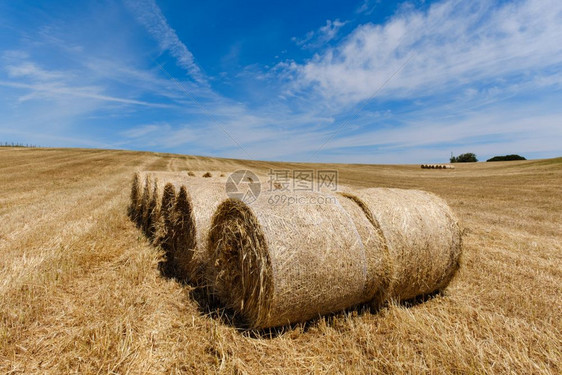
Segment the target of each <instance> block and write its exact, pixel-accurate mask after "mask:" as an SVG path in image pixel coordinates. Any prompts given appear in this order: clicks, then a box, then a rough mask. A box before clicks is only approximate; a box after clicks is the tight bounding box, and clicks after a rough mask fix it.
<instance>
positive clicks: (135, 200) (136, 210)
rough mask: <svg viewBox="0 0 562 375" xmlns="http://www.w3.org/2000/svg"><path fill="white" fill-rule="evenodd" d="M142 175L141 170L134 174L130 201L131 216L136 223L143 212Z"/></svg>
mask: <svg viewBox="0 0 562 375" xmlns="http://www.w3.org/2000/svg"><path fill="white" fill-rule="evenodd" d="M142 195H143V191H142V177H141V174H140V173H139V172H136V173H135V174H134V175H133V182H132V183H131V194H130V200H131V201H130V203H129V209H128V211H129V217H130V218H131V220H132V221H133V222H134V223H138V222H139V215H140V212H141V199H142Z"/></svg>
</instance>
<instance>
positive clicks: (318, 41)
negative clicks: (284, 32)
mask: <svg viewBox="0 0 562 375" xmlns="http://www.w3.org/2000/svg"><path fill="white" fill-rule="evenodd" d="M345 24H347V21H345V22H342V21H340V20H339V19H336V20H334V21H331V20H326V24H325V25H324V26H322V27H320V28H319V29H318V30H316V31H309V32H308V33H306V35H305V36H304V38H297V37H293V38H292V40H293V42H295V43H296V44H297V45H298V46H301V47H303V48H318V47H321V46H323V45H325V44H326V43H328V42H330V41H331V40H333V39H334V38H335V37H336V36H337V35H338V32H339V31H340V29H341V28H342V27H343V26H345Z"/></svg>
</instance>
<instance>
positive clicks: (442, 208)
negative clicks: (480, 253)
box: [346, 188, 461, 300]
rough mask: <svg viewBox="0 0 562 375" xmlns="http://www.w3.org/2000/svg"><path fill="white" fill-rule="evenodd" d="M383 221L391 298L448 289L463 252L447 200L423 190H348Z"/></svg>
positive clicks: (402, 298)
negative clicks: (389, 271)
mask: <svg viewBox="0 0 562 375" xmlns="http://www.w3.org/2000/svg"><path fill="white" fill-rule="evenodd" d="M346 194H348V195H349V196H352V197H353V199H354V200H356V201H357V202H361V207H362V208H363V209H364V211H365V213H366V214H367V215H368V216H369V215H370V216H371V217H372V218H373V219H374V220H375V221H376V223H378V225H379V226H380V229H381V230H382V233H383V235H384V238H385V239H386V244H387V246H388V252H389V257H390V259H389V264H388V267H389V268H390V269H391V278H390V286H389V289H388V293H387V297H386V298H387V299H395V300H407V299H410V298H413V297H416V296H420V295H424V294H430V293H432V292H435V291H438V290H441V289H443V288H445V287H446V286H447V285H448V284H449V282H450V281H451V279H452V278H453V276H454V275H455V273H456V271H457V269H458V268H459V260H460V255H461V232H460V229H459V225H458V221H457V219H456V218H455V216H454V214H453V213H452V211H451V209H450V208H449V206H448V205H447V203H445V201H444V200H442V199H441V198H439V197H437V196H436V195H434V194H431V193H427V192H424V191H419V190H404V189H383V188H370V189H363V190H359V191H354V192H352V191H348V192H346Z"/></svg>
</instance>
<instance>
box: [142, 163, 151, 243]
mask: <svg viewBox="0 0 562 375" xmlns="http://www.w3.org/2000/svg"><path fill="white" fill-rule="evenodd" d="M144 181H145V182H144V189H143V193H142V199H141V215H140V227H141V228H142V231H143V232H144V233H145V234H147V233H148V227H149V225H150V212H149V209H150V199H151V195H152V191H151V188H152V177H151V175H149V174H147V175H146V176H145V180H144Z"/></svg>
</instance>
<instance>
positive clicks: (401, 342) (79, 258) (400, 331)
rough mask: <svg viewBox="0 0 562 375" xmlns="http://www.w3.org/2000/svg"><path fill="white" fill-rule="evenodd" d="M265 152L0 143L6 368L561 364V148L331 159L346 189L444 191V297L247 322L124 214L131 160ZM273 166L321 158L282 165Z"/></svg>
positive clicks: (263, 167) (374, 369)
mask: <svg viewBox="0 0 562 375" xmlns="http://www.w3.org/2000/svg"><path fill="white" fill-rule="evenodd" d="M269 167H270V164H266V163H262V162H257V161H244V162H243V161H236V160H226V159H212V158H203V157H192V156H174V155H167V154H158V155H156V154H149V153H135V152H122V151H105V150H56V149H53V150H42V149H9V148H7V149H1V150H0V181H1V184H0V215H1V217H0V223H1V225H0V280H2V281H1V282H0V294H1V297H0V372H1V373H53V374H59V373H76V372H79V373H233V372H237V373H279V374H284V373H338V372H341V373H357V372H360V373H361V372H362V373H393V372H394V373H420V372H427V373H514V374H515V373H545V374H548V373H550V374H557V373H560V372H561V371H562V369H561V368H560V363H561V362H562V353H561V351H562V349H561V348H562V342H561V337H562V323H561V322H562V313H561V311H562V299H561V298H560V296H561V295H562V269H561V267H560V265H561V264H562V245H561V243H562V235H561V233H560V223H561V222H562V202H561V201H560V198H559V195H560V181H561V180H562V159H555V160H543V161H520V162H519V161H517V162H498V163H477V164H470V165H469V164H467V165H464V164H463V165H458V166H457V167H456V169H454V170H451V171H447V173H430V172H429V171H427V170H422V169H421V168H420V167H419V165H417V166H414V165H412V166H364V165H346V166H345V167H344V166H343V165H342V166H337V165H335V166H334V165H331V166H323V168H338V169H339V171H340V175H339V177H340V182H342V183H346V184H348V185H351V186H355V187H368V186H380V187H402V188H417V189H421V190H427V191H430V192H434V193H437V194H438V195H439V196H441V197H443V198H445V199H446V201H447V202H448V204H449V205H450V206H451V207H452V208H453V210H454V211H455V213H456V214H457V216H458V217H459V219H460V222H461V224H462V226H463V228H464V231H465V236H464V238H463V242H464V254H463V259H462V265H461V268H460V270H459V272H458V274H457V276H456V277H455V279H454V280H453V281H452V283H451V285H450V286H449V288H448V289H447V292H446V293H445V295H444V296H437V297H435V298H432V299H430V300H428V301H426V302H425V303H420V304H413V305H411V306H406V305H392V306H389V307H385V308H383V309H381V311H379V312H378V313H377V314H371V313H363V312H361V311H351V312H348V313H341V314H337V315H334V316H331V317H325V318H320V319H317V320H314V321H312V322H310V323H308V324H298V325H296V326H292V327H286V328H284V329H282V330H277V331H272V332H261V333H252V332H242V331H239V330H238V329H237V328H236V327H234V326H233V325H232V324H230V323H229V322H228V315H224V314H220V313H207V312H208V310H205V309H204V308H203V307H200V306H199V304H198V303H197V299H196V298H194V297H195V296H194V293H193V291H192V290H191V289H190V287H188V286H184V285H181V284H180V283H178V282H177V281H175V280H172V279H167V278H165V277H163V276H162V275H161V273H160V271H159V268H158V263H159V262H160V261H161V259H162V256H163V252H159V251H156V250H155V248H154V247H153V246H152V245H150V243H149V241H148V239H146V237H144V236H143V235H142V234H141V232H140V231H139V229H137V228H136V227H135V225H134V224H133V223H131V221H130V220H129V218H128V217H127V206H128V202H129V192H130V182H131V176H132V174H133V172H134V171H135V170H138V169H147V170H219V171H224V173H225V174H227V175H228V173H229V172H231V171H234V170H236V169H240V168H250V169H253V170H255V171H258V172H261V173H262V175H263V174H265V173H267V170H268V168H269ZM277 167H278V168H293V167H294V168H300V169H302V168H303V167H305V168H316V167H317V165H303V164H294V163H291V164H289V163H286V164H277Z"/></svg>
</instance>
